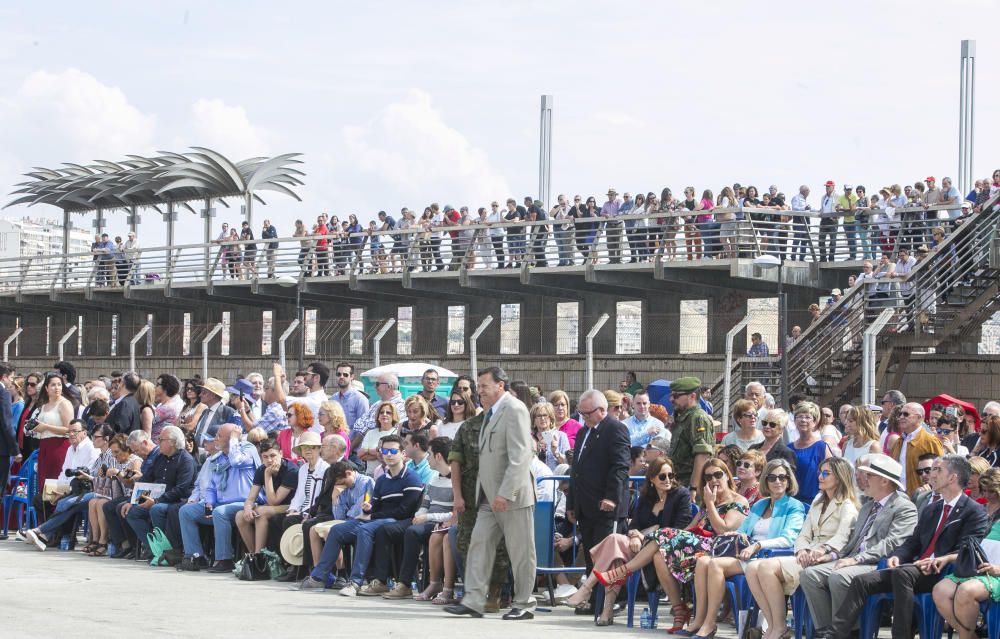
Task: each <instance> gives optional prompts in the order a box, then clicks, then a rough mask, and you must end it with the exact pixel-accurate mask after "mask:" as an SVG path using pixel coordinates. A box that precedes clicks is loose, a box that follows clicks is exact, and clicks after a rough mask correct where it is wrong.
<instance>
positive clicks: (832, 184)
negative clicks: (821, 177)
mask: <svg viewBox="0 0 1000 639" xmlns="http://www.w3.org/2000/svg"><path fill="white" fill-rule="evenodd" d="M825 186H837V184H836V183H835V182H834V181H833V180H827V181H826V184H825Z"/></svg>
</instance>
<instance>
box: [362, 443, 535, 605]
mask: <svg viewBox="0 0 1000 639" xmlns="http://www.w3.org/2000/svg"><path fill="white" fill-rule="evenodd" d="M407 437H411V438H413V439H414V443H413V445H414V446H416V445H417V444H418V443H422V442H419V440H424V441H426V439H425V436H424V435H423V434H416V435H408V436H407ZM450 446H451V439H450V438H448V437H436V438H434V439H433V440H431V442H430V455H429V456H428V458H429V459H430V463H431V468H433V470H434V474H433V476H432V477H431V479H430V481H429V482H428V483H427V487H426V488H425V489H424V497H423V501H422V503H421V505H420V509H419V510H418V511H417V514H416V515H414V517H413V521H412V523H410V524H409V525H408V524H407V521H406V520H403V521H398V522H395V523H392V524H389V525H386V526H382V527H381V528H379V529H378V532H376V533H375V549H376V551H375V553H374V560H375V568H374V569H373V570H372V576H373V579H372V581H371V583H369V584H368V585H367V586H365V587H364V588H362V589H361V591H360V592H359V593H358V594H359V595H362V596H365V597H372V596H376V595H378V594H383V593H384V594H383V596H384V597H385V598H386V599H409V598H410V597H412V596H413V591H412V590H411V589H410V584H411V583H413V577H414V574H415V573H416V571H417V560H418V559H419V558H420V551H421V550H422V549H423V547H424V544H425V543H427V542H428V541H430V539H431V535H432V534H434V531H435V529H444V530H447V525H446V522H448V521H450V520H451V509H452V506H453V504H454V493H453V491H452V487H451V466H450V465H449V464H448V449H449V448H450ZM534 459H535V460H537V459H538V458H537V457H535V458H534ZM411 461H412V460H411ZM539 463H540V462H539ZM543 465H544V464H543ZM546 470H548V467H546ZM400 541H402V542H403V565H402V566H401V567H400V569H399V578H398V579H396V585H395V587H393V589H392V590H389V589H388V588H386V587H385V584H386V583H387V582H388V581H389V570H390V563H391V560H392V556H393V554H395V553H394V551H395V546H396V545H397V544H398V543H399V542H400ZM443 541H446V535H445V534H443V533H438V534H434V541H433V542H432V543H431V544H430V547H429V548H428V556H429V558H431V559H430V561H429V564H430V575H431V583H430V584H429V585H428V587H427V590H425V591H424V592H422V593H420V596H421V599H422V600H423V601H428V600H430V599H432V598H433V597H435V596H436V595H437V594H438V593H440V592H441V591H442V579H441V578H442V574H441V573H442V567H443V563H442V558H443V554H442V553H443V549H442V545H441V544H442V542H443ZM435 551H436V552H435ZM448 556H449V558H450V556H451V555H450V553H449V555H448ZM443 572H444V588H443V590H446V591H450V592H448V593H447V595H446V596H447V598H448V599H451V598H452V595H453V593H454V585H455V564H454V561H452V562H451V566H450V570H444V571H443Z"/></svg>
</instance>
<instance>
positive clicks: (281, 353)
mask: <svg viewBox="0 0 1000 639" xmlns="http://www.w3.org/2000/svg"><path fill="white" fill-rule="evenodd" d="M298 327H299V318H297V317H296V318H295V319H293V320H292V323H291V324H289V325H288V328H286V329H285V332H284V333H282V334H281V337H279V338H278V361H279V362H281V370H285V341H286V340H287V339H288V338H289V337H291V336H292V333H293V332H294V331H295V329H296V328H298ZM286 376H287V373H286Z"/></svg>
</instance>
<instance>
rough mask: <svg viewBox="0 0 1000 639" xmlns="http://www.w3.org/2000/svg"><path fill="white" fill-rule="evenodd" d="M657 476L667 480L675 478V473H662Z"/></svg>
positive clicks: (661, 479)
mask: <svg viewBox="0 0 1000 639" xmlns="http://www.w3.org/2000/svg"><path fill="white" fill-rule="evenodd" d="M656 478H657V479H659V480H660V481H667V480H668V479H673V478H674V474H673V473H660V474H659V475H657V476H656Z"/></svg>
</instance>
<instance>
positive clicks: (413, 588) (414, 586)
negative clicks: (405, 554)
mask: <svg viewBox="0 0 1000 639" xmlns="http://www.w3.org/2000/svg"><path fill="white" fill-rule="evenodd" d="M410 590H411V591H413V592H417V580H416V579H414V580H413V581H411V582H410Z"/></svg>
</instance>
